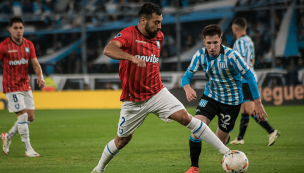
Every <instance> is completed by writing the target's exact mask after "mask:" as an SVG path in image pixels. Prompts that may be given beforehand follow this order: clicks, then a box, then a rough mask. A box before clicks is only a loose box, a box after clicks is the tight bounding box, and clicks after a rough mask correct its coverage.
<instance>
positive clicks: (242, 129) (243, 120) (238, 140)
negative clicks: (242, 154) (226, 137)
mask: <svg viewBox="0 0 304 173" xmlns="http://www.w3.org/2000/svg"><path fill="white" fill-rule="evenodd" d="M249 118H250V116H249V115H248V114H242V117H241V124H240V133H239V135H238V137H237V138H236V139H234V140H233V141H231V142H230V144H232V145H242V144H244V136H245V133H246V130H247V126H248V123H249Z"/></svg>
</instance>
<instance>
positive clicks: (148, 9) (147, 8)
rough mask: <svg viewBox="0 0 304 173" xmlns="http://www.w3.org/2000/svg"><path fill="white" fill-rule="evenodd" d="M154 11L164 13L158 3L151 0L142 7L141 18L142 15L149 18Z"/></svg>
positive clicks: (158, 13) (159, 13)
mask: <svg viewBox="0 0 304 173" xmlns="http://www.w3.org/2000/svg"><path fill="white" fill-rule="evenodd" d="M153 13H156V14H157V15H159V16H160V15H161V14H162V12H161V9H160V7H159V6H158V5H156V4H154V3H151V2H149V3H146V4H144V5H143V6H141V7H140V10H139V12H138V16H139V18H141V17H145V18H147V17H148V16H151V15H152V14H153Z"/></svg>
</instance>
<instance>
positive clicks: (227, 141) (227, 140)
mask: <svg viewBox="0 0 304 173" xmlns="http://www.w3.org/2000/svg"><path fill="white" fill-rule="evenodd" d="M229 141H230V135H229V137H228V139H227V142H226V144H225V145H227V144H228V143H229Z"/></svg>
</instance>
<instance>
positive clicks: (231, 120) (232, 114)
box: [217, 103, 241, 133]
mask: <svg viewBox="0 0 304 173" xmlns="http://www.w3.org/2000/svg"><path fill="white" fill-rule="evenodd" d="M218 104H219V110H218V113H217V115H218V127H219V129H220V130H222V131H223V132H226V133H230V132H231V131H232V130H233V128H234V125H235V121H236V119H237V117H238V115H239V112H240V108H241V105H226V104H222V103H218Z"/></svg>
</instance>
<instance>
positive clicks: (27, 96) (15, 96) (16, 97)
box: [5, 90, 35, 112]
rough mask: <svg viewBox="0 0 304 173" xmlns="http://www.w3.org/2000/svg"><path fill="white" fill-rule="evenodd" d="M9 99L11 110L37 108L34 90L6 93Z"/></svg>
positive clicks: (9, 108)
mask: <svg viewBox="0 0 304 173" xmlns="http://www.w3.org/2000/svg"><path fill="white" fill-rule="evenodd" d="M5 95H6V98H7V101H8V110H9V112H19V111H22V110H23V109H25V108H26V109H31V110H34V109H35V103H34V98H33V93H32V91H31V90H30V91H22V92H20V91H17V92H11V93H5Z"/></svg>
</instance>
